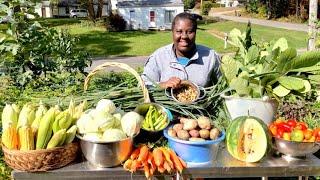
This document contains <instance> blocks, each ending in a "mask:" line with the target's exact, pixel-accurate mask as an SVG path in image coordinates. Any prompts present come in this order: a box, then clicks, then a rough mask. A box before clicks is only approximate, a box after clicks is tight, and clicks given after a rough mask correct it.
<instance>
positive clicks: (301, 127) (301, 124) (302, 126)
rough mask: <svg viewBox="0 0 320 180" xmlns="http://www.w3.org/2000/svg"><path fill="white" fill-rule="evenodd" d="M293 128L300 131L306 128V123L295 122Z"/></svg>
mask: <svg viewBox="0 0 320 180" xmlns="http://www.w3.org/2000/svg"><path fill="white" fill-rule="evenodd" d="M295 129H300V130H302V131H304V130H306V129H308V125H307V124H306V123H305V122H297V125H296V127H295Z"/></svg>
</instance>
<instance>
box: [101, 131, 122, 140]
mask: <svg viewBox="0 0 320 180" xmlns="http://www.w3.org/2000/svg"><path fill="white" fill-rule="evenodd" d="M125 138H127V136H126V134H125V133H124V132H123V131H121V130H120V129H107V130H105V131H104V133H103V137H102V140H103V141H120V140H122V139H125Z"/></svg>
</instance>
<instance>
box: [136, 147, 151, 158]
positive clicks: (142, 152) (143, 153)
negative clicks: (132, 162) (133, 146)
mask: <svg viewBox="0 0 320 180" xmlns="http://www.w3.org/2000/svg"><path fill="white" fill-rule="evenodd" d="M148 153H149V148H148V146H147V145H143V146H142V147H141V149H140V153H139V157H138V161H140V162H144V161H146V160H147V158H148Z"/></svg>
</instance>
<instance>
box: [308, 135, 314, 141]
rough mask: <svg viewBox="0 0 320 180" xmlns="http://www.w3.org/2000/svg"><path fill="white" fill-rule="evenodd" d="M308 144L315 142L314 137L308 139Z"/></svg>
mask: <svg viewBox="0 0 320 180" xmlns="http://www.w3.org/2000/svg"><path fill="white" fill-rule="evenodd" d="M307 141H308V142H315V141H316V137H314V136H311V138H310V139H308V140H307Z"/></svg>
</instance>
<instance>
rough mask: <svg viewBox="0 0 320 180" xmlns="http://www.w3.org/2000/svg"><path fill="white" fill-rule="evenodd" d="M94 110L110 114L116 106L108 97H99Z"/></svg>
mask: <svg viewBox="0 0 320 180" xmlns="http://www.w3.org/2000/svg"><path fill="white" fill-rule="evenodd" d="M96 110H98V111H104V112H107V113H110V114H112V113H114V112H115V111H116V106H115V104H114V103H113V102H112V101H111V100H110V99H101V100H100V101H99V102H98V104H97V106H96Z"/></svg>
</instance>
